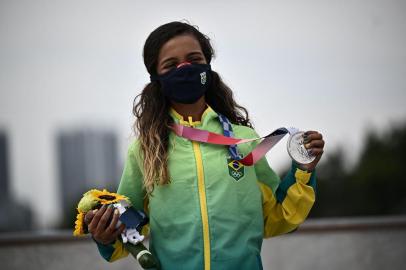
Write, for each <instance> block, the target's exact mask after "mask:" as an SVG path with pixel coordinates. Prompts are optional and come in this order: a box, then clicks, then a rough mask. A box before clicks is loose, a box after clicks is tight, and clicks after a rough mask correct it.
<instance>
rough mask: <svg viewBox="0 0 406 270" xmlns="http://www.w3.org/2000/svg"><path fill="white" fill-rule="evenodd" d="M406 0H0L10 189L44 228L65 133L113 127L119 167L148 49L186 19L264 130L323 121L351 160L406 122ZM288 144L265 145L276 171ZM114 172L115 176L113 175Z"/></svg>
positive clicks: (2, 118)
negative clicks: (367, 139) (149, 41)
mask: <svg viewBox="0 0 406 270" xmlns="http://www.w3.org/2000/svg"><path fill="white" fill-rule="evenodd" d="M405 15H406V2H404V1H384V2H382V1H377V0H374V1H366V0H358V1H356V0H353V1H338V0H331V1H283V2H282V1H249V2H248V1H213V2H208V1H205V2H191V1H170V2H167V1H165V2H163V1H148V2H144V1H101V0H98V1H96V0H92V1H78V0H75V1H51V0H47V1H12V0H0V130H3V131H4V132H5V133H6V134H7V136H8V142H9V145H8V150H9V156H10V161H9V166H10V167H9V175H10V181H11V182H10V183H9V187H10V189H11V192H12V194H13V195H14V196H15V197H16V198H17V199H18V200H20V201H22V202H24V203H28V204H30V205H32V207H33V210H34V215H33V216H34V219H35V223H36V225H37V227H38V228H49V227H52V226H54V225H55V224H56V223H57V222H58V220H60V218H61V216H62V213H61V212H60V211H61V210H60V209H61V205H60V204H61V202H60V201H59V200H58V197H60V196H61V195H60V194H59V190H60V182H59V171H58V156H57V155H58V153H57V150H56V148H57V142H56V140H57V134H58V133H59V132H60V131H62V130H71V129H75V128H82V127H95V128H107V129H113V130H115V131H117V134H118V141H117V143H118V145H119V150H120V151H119V156H120V159H121V163H122V162H123V159H124V158H125V154H126V149H127V146H128V144H129V143H130V142H131V140H133V137H132V131H131V125H132V123H133V120H134V119H133V117H132V114H131V110H132V101H133V98H134V97H135V96H136V95H137V94H138V93H139V92H140V91H141V89H142V88H143V86H144V85H145V84H146V83H147V82H148V80H149V75H148V74H147V72H146V70H145V68H144V66H143V60H142V47H143V44H144V42H145V39H146V38H147V36H148V34H149V33H150V32H151V31H152V30H154V29H155V28H156V27H158V26H159V25H161V24H163V23H167V22H169V21H173V20H182V19H186V20H188V21H189V22H190V23H192V24H194V25H197V26H199V28H200V30H201V31H202V32H203V33H205V34H207V35H208V36H209V37H210V38H211V39H212V42H213V45H214V48H215V50H216V53H217V57H216V58H215V59H214V61H213V62H212V67H213V69H214V70H216V71H218V72H219V73H220V75H222V77H223V79H224V81H225V82H226V83H227V84H228V85H229V86H230V87H231V88H232V89H233V91H234V93H235V96H236V99H237V101H238V102H239V103H241V104H242V105H244V106H245V107H246V108H247V109H248V111H249V113H250V116H251V119H252V120H253V122H254V125H255V127H256V130H257V132H258V133H259V134H261V135H265V134H267V133H269V132H270V131H272V130H274V129H275V128H278V127H281V126H295V127H298V128H300V129H313V130H319V131H320V132H321V133H323V135H324V137H325V140H326V148H325V152H326V154H327V155H328V153H329V152H331V151H333V150H334V149H336V148H337V147H339V146H342V147H343V149H344V151H345V153H346V154H347V156H348V157H349V160H348V161H347V162H348V164H347V165H349V166H351V164H352V162H353V161H355V160H356V158H357V157H358V154H359V152H360V147H361V145H362V142H363V140H364V136H365V134H366V133H367V131H368V130H371V129H375V130H378V131H380V130H384V129H386V128H388V127H390V126H391V125H395V124H396V123H399V122H402V121H403V122H404V121H406V106H405V105H406V104H405V100H406V80H405V77H406V50H405V49H404V48H406V16H405ZM285 143H286V141H285V140H283V141H282V142H281V143H280V144H279V145H278V146H277V147H276V148H275V149H273V150H271V152H270V153H269V154H268V155H267V156H268V160H269V162H270V165H271V166H272V167H273V168H274V169H276V171H280V170H281V169H283V167H284V166H286V164H288V162H289V157H288V155H287V153H286V146H285ZM112 181H113V180H112Z"/></svg>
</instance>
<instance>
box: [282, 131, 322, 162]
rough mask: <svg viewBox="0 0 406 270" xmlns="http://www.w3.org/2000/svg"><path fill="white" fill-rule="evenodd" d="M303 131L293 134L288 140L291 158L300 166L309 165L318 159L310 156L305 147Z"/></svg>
mask: <svg viewBox="0 0 406 270" xmlns="http://www.w3.org/2000/svg"><path fill="white" fill-rule="evenodd" d="M303 135H304V132H303V131H299V132H296V133H294V134H291V136H290V137H289V139H288V153H289V156H290V157H291V158H292V159H293V160H294V161H296V162H297V163H299V164H309V163H311V162H313V160H315V159H316V157H315V156H312V155H310V154H309V153H308V152H307V149H306V148H305V146H304V142H303Z"/></svg>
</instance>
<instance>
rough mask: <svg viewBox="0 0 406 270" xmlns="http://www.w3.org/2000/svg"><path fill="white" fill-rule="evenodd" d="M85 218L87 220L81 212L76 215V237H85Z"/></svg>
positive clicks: (74, 233)
mask: <svg viewBox="0 0 406 270" xmlns="http://www.w3.org/2000/svg"><path fill="white" fill-rule="evenodd" d="M84 218H85V213H82V212H79V213H78V214H77V215H76V221H75V230H74V231H73V235H74V236H83V235H85V231H84V228H83V225H84V224H83V221H84Z"/></svg>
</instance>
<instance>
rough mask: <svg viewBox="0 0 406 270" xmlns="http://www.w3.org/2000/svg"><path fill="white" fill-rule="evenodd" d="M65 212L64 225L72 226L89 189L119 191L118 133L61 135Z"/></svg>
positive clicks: (84, 131)
mask: <svg viewBox="0 0 406 270" xmlns="http://www.w3.org/2000/svg"><path fill="white" fill-rule="evenodd" d="M57 152H58V159H59V175H60V187H61V196H60V198H61V199H62V204H61V205H62V207H63V213H65V215H64V217H63V219H64V220H63V224H62V227H72V222H73V221H74V215H75V211H76V209H75V206H76V205H77V202H78V200H79V199H80V198H81V196H82V194H83V193H84V192H86V191H87V190H89V189H92V188H97V189H103V188H106V189H109V190H113V191H115V190H116V188H117V185H118V180H119V175H120V169H119V161H118V147H117V135H116V134H115V132H114V131H112V130H98V129H76V130H71V131H64V132H61V133H59V135H58V137H57Z"/></svg>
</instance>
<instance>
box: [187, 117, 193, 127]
mask: <svg viewBox="0 0 406 270" xmlns="http://www.w3.org/2000/svg"><path fill="white" fill-rule="evenodd" d="M187 119H188V120H189V125H190V126H191V127H194V123H193V119H192V116H188V118H187Z"/></svg>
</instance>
